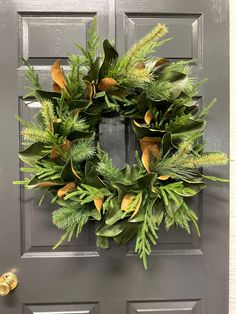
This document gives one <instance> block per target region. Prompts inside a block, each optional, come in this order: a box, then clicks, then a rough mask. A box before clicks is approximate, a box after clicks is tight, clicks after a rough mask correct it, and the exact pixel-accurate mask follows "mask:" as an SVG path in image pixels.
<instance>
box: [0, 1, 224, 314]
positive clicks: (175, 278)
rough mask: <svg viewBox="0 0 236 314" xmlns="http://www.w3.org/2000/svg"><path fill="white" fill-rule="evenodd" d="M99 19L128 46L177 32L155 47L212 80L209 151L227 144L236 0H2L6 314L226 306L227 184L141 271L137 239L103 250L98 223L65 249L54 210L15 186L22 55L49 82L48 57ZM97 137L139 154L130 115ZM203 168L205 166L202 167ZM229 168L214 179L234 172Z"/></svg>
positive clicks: (0, 182) (62, 52) (208, 196)
mask: <svg viewBox="0 0 236 314" xmlns="http://www.w3.org/2000/svg"><path fill="white" fill-rule="evenodd" d="M94 16H97V20H98V32H99V35H100V36H101V38H106V37H108V38H110V39H115V40H116V46H117V49H118V51H119V52H120V53H122V52H124V51H125V50H126V49H127V48H128V47H130V45H132V43H133V42H134V41H135V40H137V39H138V38H140V37H141V36H142V35H144V34H145V33H146V32H148V31H149V30H150V29H151V28H152V27H153V26H154V25H155V24H156V23H158V22H161V23H162V22H163V23H166V24H167V26H168V27H169V30H170V36H171V37H173V40H172V42H171V43H169V44H167V45H166V46H165V47H161V48H160V49H159V50H158V55H159V56H163V57H168V58H171V59H173V60H178V59H185V60H191V59H193V60H195V61H194V75H196V76H197V77H199V78H200V79H201V78H205V77H207V78H209V82H208V83H207V84H206V85H205V87H204V88H203V89H202V90H201V91H200V94H199V97H198V98H197V100H198V101H199V104H200V105H204V104H205V103H207V102H208V101H209V100H211V99H212V98H213V97H217V98H218V105H217V106H216V107H215V108H214V109H213V110H212V112H211V114H210V115H209V118H208V126H207V128H206V130H205V133H204V140H207V141H208V142H209V145H208V146H209V149H211V150H223V151H226V152H227V150H228V141H229V140H228V138H229V133H228V123H229V120H228V109H229V99H228V51H229V50H228V1H227V0H225V1H223V0H222V1H221V0H214V1H213V0H198V1H194V0H175V1H171V0H142V1H141V0H116V1H114V0H110V1H109V0H96V1H95V0H87V1H78V0H77V1H76V0H57V1H56V0H47V1H45V0H34V1H27V0H11V1H7V0H0V39H1V45H0V69H1V71H0V108H1V115H0V134H1V153H0V187H1V190H0V272H2V273H3V272H5V271H14V272H15V273H16V274H17V276H18V277H19V281H20V283H19V286H18V287H17V289H16V290H15V291H14V292H13V293H11V294H9V295H8V296H5V297H2V298H1V299H0V313H3V314H33V313H34V314H36V313H37V314H39V313H41V314H42V313H44V314H46V313H47V314H68V313H69V314H75V313H80V314H82V313H88V314H91V313H93V314H98V313H100V314H126V313H127V314H135V313H143V314H147V313H150V312H151V313H158V314H167V313H169V312H171V313H173V314H227V313H228V189H227V186H226V185H222V184H210V185H209V187H208V189H207V190H205V191H204V192H203V193H202V194H201V195H200V196H199V197H198V198H197V199H195V200H194V202H193V206H194V207H195V209H196V211H197V212H198V214H199V217H200V226H201V233H202V237H201V238H200V239H198V238H197V236H196V235H195V234H194V233H193V235H192V236H187V235H186V234H185V233H183V232H181V231H180V230H176V231H173V232H168V233H165V231H164V230H163V231H161V232H160V239H159V244H158V245H157V246H156V247H155V248H154V250H153V254H152V255H151V256H150V258H149V268H148V270H147V271H144V269H143V266H142V264H141V262H140V261H139V260H138V258H137V257H136V256H135V254H134V250H133V244H130V245H129V246H123V247H118V246H115V245H113V246H112V247H111V248H110V249H109V250H107V251H103V250H100V249H97V248H96V245H95V238H94V236H93V234H94V225H92V224H91V225H90V226H88V228H86V230H84V232H83V234H82V235H81V237H80V238H79V240H73V241H72V242H71V243H70V244H64V245H63V246H62V247H61V248H60V249H58V250H57V251H52V250H51V248H52V245H53V244H54V243H55V242H56V241H57V239H58V237H59V236H60V232H59V231H58V230H57V229H56V228H55V227H53V226H52V225H51V222H50V215H51V211H52V209H53V208H52V206H51V205H50V204H49V202H48V203H46V204H45V205H44V206H43V207H41V208H39V207H38V205H37V202H38V195H36V194H33V193H32V192H30V193H28V192H27V193H26V192H25V191H23V190H22V189H20V188H18V187H16V186H12V184H11V182H12V180H15V179H16V178H19V176H20V174H19V167H20V166H21V165H20V164H19V161H18V158H17V151H18V149H19V147H20V146H21V145H22V144H21V139H20V137H19V126H18V125H17V123H16V120H15V118H14V116H15V114H16V113H19V114H21V115H22V116H23V117H24V118H26V119H27V118H30V117H31V116H32V115H33V114H35V112H36V111H37V110H38V108H37V106H36V107H34V106H29V104H27V102H25V101H24V100H23V99H22V96H23V94H24V85H25V81H24V70H25V68H24V66H23V65H22V63H21V60H20V57H21V56H23V57H24V58H25V59H27V60H28V61H29V62H30V63H31V64H33V65H34V66H35V68H36V69H37V70H38V71H39V73H40V77H41V80H42V82H43V86H45V87H47V86H49V81H50V74H49V73H50V65H51V64H52V63H53V61H54V60H55V59H58V58H61V59H62V60H63V62H64V64H66V56H67V52H75V51H76V50H75V47H74V46H73V42H74V41H80V42H82V43H83V44H84V43H85V41H86V36H87V30H88V27H89V24H90V23H91V20H92V18H93V17H94ZM100 142H101V145H102V147H103V148H104V149H106V150H107V151H108V152H109V153H110V155H111V156H112V157H113V160H114V164H115V165H119V166H122V165H123V164H124V163H125V162H132V161H133V156H134V151H135V148H136V146H137V144H136V142H135V138H134V136H133V134H132V131H131V129H130V127H129V125H128V124H127V122H126V121H124V120H122V119H120V118H113V119H108V118H104V119H103V120H102V122H101V125H100ZM203 171H204V172H205V173H208V172H209V171H207V170H205V169H203ZM225 171H226V170H225V168H224V169H223V168H222V169H216V170H214V172H213V171H212V170H211V171H210V172H211V174H212V175H219V176H227V173H225Z"/></svg>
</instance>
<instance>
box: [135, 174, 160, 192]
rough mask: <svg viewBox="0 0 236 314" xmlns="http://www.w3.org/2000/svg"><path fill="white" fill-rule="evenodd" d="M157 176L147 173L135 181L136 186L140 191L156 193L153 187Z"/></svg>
mask: <svg viewBox="0 0 236 314" xmlns="http://www.w3.org/2000/svg"><path fill="white" fill-rule="evenodd" d="M156 178H157V175H156V173H148V174H146V175H145V176H143V177H141V178H139V179H138V180H137V183H138V186H139V189H140V190H146V191H148V192H149V193H151V192H153V193H156V190H155V188H154V187H153V185H154V183H155V181H156Z"/></svg>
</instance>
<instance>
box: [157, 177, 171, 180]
mask: <svg viewBox="0 0 236 314" xmlns="http://www.w3.org/2000/svg"><path fill="white" fill-rule="evenodd" d="M169 178H170V176H159V177H157V179H159V180H162V181H165V180H168V179H169Z"/></svg>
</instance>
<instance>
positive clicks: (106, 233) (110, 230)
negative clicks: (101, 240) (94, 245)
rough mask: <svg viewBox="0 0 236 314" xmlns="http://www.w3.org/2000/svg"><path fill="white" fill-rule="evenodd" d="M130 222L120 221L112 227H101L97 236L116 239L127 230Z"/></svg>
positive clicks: (103, 225) (97, 231) (104, 225)
mask: <svg viewBox="0 0 236 314" xmlns="http://www.w3.org/2000/svg"><path fill="white" fill-rule="evenodd" d="M127 225H128V221H120V222H117V223H116V224H114V225H112V226H110V225H106V224H102V225H100V226H99V227H98V228H97V230H96V235H98V236H103V237H115V236H117V235H118V234H120V233H121V232H122V231H124V230H125V229H126V227H127Z"/></svg>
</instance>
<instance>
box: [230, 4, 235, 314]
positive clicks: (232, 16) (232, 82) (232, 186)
mask: <svg viewBox="0 0 236 314" xmlns="http://www.w3.org/2000/svg"><path fill="white" fill-rule="evenodd" d="M229 13H230V159H231V160H232V161H233V162H231V165H230V260H229V263H230V278H229V314H233V313H236V193H235V191H236V162H235V161H236V145H235V143H236V124H235V119H236V88H235V86H236V55H235V51H236V2H235V1H234V0H230V11H229Z"/></svg>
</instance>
